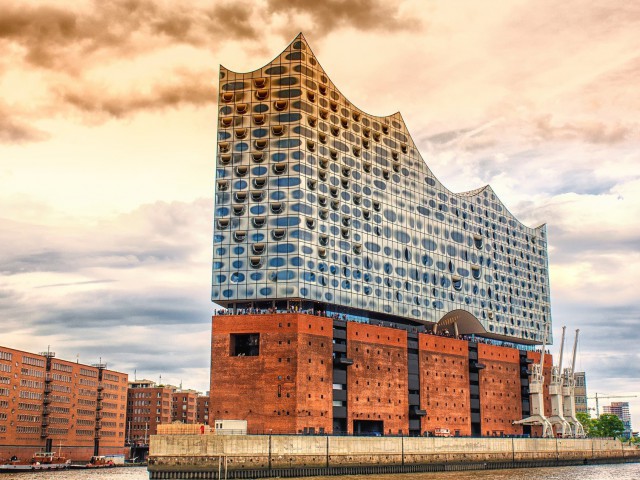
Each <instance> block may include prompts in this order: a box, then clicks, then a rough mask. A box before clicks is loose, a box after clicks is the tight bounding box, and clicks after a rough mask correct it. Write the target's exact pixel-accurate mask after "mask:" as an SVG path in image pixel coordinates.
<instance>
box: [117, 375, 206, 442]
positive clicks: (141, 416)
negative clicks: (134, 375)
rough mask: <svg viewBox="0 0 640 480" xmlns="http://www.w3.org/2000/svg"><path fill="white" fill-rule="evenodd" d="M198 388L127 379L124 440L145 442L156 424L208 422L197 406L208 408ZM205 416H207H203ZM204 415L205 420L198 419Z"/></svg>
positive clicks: (153, 433) (155, 427)
mask: <svg viewBox="0 0 640 480" xmlns="http://www.w3.org/2000/svg"><path fill="white" fill-rule="evenodd" d="M200 398H205V397H201V396H200V395H199V394H198V392H197V391H195V390H189V389H185V390H183V389H181V388H178V387H175V386H173V385H158V384H156V383H155V382H154V381H152V380H136V381H134V382H129V391H128V401H127V443H129V444H130V445H148V443H149V436H150V435H155V434H156V433H157V432H158V425H163V424H168V423H173V422H181V423H191V424H192V423H207V421H208V412H207V414H206V415H204V413H202V414H201V415H200V414H199V410H198V409H199V408H200V409H201V410H202V411H204V408H205V407H204V406H206V407H207V408H208V402H209V398H208V397H206V398H205V400H204V401H203V400H200ZM205 416H206V418H204V417H205ZM200 417H203V419H204V420H205V421H204V422H203V421H201V420H200Z"/></svg>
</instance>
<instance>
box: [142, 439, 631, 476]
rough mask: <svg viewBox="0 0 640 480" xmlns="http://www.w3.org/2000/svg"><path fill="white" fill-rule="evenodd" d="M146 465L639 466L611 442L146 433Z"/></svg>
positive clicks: (175, 468)
mask: <svg viewBox="0 0 640 480" xmlns="http://www.w3.org/2000/svg"><path fill="white" fill-rule="evenodd" d="M149 459H150V460H149V471H150V472H152V473H153V472H205V471H218V470H219V469H220V468H224V467H223V466H225V465H226V469H227V470H228V471H229V472H232V471H242V470H251V471H252V472H253V473H252V474H253V475H256V474H255V472H256V471H262V470H264V471H267V470H280V471H282V470H287V469H289V470H291V469H293V470H300V471H304V469H314V468H322V469H331V468H345V467H367V466H378V467H380V466H392V465H399V466H408V465H429V464H432V465H442V464H469V465H471V464H480V465H482V464H483V463H487V462H491V463H492V464H493V463H496V464H504V463H509V464H511V465H514V466H517V464H519V463H521V464H522V463H526V462H543V463H544V462H553V463H554V464H563V463H564V464H567V462H570V463H573V464H577V463H599V462H608V461H613V460H623V461H625V460H626V461H640V449H638V448H637V447H635V446H630V445H626V444H623V443H622V442H620V441H618V440H611V439H539V438H455V437H453V438H434V437H349V436H345V437H339V436H338V437H333V436H299V435H273V436H269V435H247V436H236V435H154V436H152V437H151V442H150V452H149ZM541 466H542V465H541ZM485 468H486V466H485ZM498 468H499V467H498ZM264 476H270V475H268V474H265V475H264ZM292 476H293V475H292ZM152 478H165V477H162V476H156V477H153V476H152ZM166 478H191V477H180V476H178V477H166ZM194 478H199V477H194ZM203 478H209V477H203ZM211 478H213V477H211ZM234 478H243V477H234Z"/></svg>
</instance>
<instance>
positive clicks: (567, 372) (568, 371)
mask: <svg viewBox="0 0 640 480" xmlns="http://www.w3.org/2000/svg"><path fill="white" fill-rule="evenodd" d="M579 335H580V329H576V338H575V340H574V342H573V355H572V358H571V366H570V367H567V368H565V369H564V370H563V371H562V400H563V402H562V403H563V405H562V408H563V414H564V418H565V420H566V421H567V422H568V423H569V425H571V434H572V436H573V437H574V438H583V437H584V436H585V435H584V427H583V426H582V424H581V423H580V422H579V421H578V420H577V418H576V395H575V390H576V378H575V368H576V350H577V348H578V336H579ZM562 339H563V341H564V328H563V329H562Z"/></svg>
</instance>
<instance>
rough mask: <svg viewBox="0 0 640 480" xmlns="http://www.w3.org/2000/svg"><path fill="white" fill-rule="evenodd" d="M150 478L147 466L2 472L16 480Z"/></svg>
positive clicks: (143, 479)
mask: <svg viewBox="0 0 640 480" xmlns="http://www.w3.org/2000/svg"><path fill="white" fill-rule="evenodd" d="M112 478H113V479H115V480H148V479H149V474H148V473H147V467H126V468H107V469H104V470H60V471H58V472H20V473H4V474H0V479H2V480H5V479H15V480H111V479H112Z"/></svg>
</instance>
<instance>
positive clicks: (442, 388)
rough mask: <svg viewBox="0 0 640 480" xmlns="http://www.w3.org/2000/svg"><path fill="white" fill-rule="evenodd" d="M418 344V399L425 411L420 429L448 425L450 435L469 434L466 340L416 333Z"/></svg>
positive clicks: (425, 429) (430, 429)
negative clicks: (417, 334)
mask: <svg viewBox="0 0 640 480" xmlns="http://www.w3.org/2000/svg"><path fill="white" fill-rule="evenodd" d="M419 348H420V389H421V391H420V399H421V403H422V405H421V407H422V409H424V410H426V412H427V414H426V415H425V416H423V417H422V421H421V426H422V432H430V433H433V432H434V430H435V429H436V428H448V429H449V430H450V431H451V434H452V435H455V434H459V435H471V416H470V413H469V412H470V410H469V408H470V407H469V348H468V344H467V342H465V341H463V340H456V339H452V338H446V337H440V336H435V335H420V337H419Z"/></svg>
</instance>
